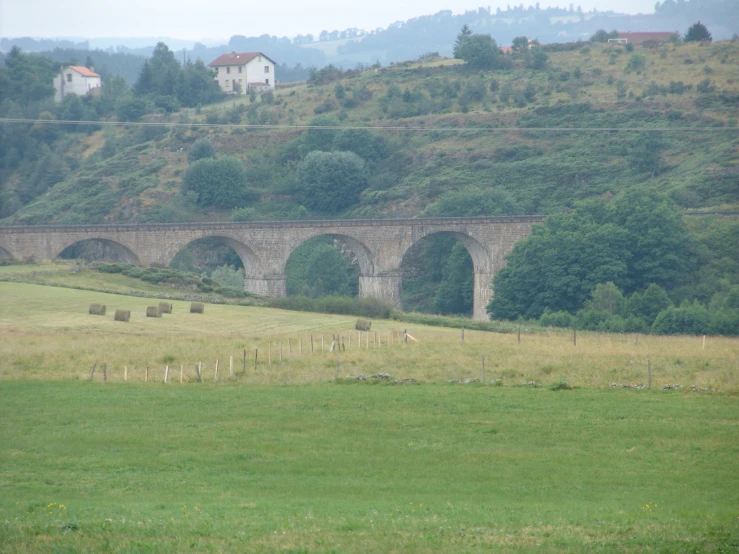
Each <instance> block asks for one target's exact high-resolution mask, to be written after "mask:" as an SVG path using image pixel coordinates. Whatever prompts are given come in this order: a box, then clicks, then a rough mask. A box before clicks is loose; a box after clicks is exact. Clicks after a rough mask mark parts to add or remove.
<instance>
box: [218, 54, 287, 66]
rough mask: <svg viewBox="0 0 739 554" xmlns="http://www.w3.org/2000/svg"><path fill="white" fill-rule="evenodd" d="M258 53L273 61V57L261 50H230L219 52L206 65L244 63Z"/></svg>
mask: <svg viewBox="0 0 739 554" xmlns="http://www.w3.org/2000/svg"><path fill="white" fill-rule="evenodd" d="M259 55H262V56H264V57H265V58H266V59H268V60H269V61H271V62H272V63H275V61H274V60H273V59H271V58H269V57H268V56H265V55H264V54H262V53H261V52H240V53H239V52H231V53H230V54H221V55H220V56H218V57H217V58H216V59H215V60H213V61H212V62H210V63H209V64H208V65H209V66H210V67H217V66H219V65H246V64H248V63H249V62H250V61H252V60H253V59H254V58H256V57H257V56H259Z"/></svg>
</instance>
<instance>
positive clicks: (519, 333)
mask: <svg viewBox="0 0 739 554" xmlns="http://www.w3.org/2000/svg"><path fill="white" fill-rule="evenodd" d="M518 344H521V326H520V325H519V326H518Z"/></svg>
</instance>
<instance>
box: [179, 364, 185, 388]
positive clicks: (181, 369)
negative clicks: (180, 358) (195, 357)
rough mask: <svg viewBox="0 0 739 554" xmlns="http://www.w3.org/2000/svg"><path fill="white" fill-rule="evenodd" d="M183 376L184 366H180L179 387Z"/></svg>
mask: <svg viewBox="0 0 739 554" xmlns="http://www.w3.org/2000/svg"><path fill="white" fill-rule="evenodd" d="M184 374H185V364H180V385H181V384H182V378H183V377H184Z"/></svg>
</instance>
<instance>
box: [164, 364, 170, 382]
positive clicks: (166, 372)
mask: <svg viewBox="0 0 739 554" xmlns="http://www.w3.org/2000/svg"><path fill="white" fill-rule="evenodd" d="M164 382H165V383H169V364H167V365H166V367H165V368H164Z"/></svg>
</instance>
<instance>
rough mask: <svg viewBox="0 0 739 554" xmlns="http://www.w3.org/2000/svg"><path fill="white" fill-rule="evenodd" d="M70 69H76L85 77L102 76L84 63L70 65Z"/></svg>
mask: <svg viewBox="0 0 739 554" xmlns="http://www.w3.org/2000/svg"><path fill="white" fill-rule="evenodd" d="M69 69H74V70H75V71H76V72H77V73H79V74H80V75H82V76H83V77H100V75H98V74H97V73H95V72H94V71H91V70H90V69H87V68H86V67H85V66H83V65H70V66H69Z"/></svg>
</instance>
